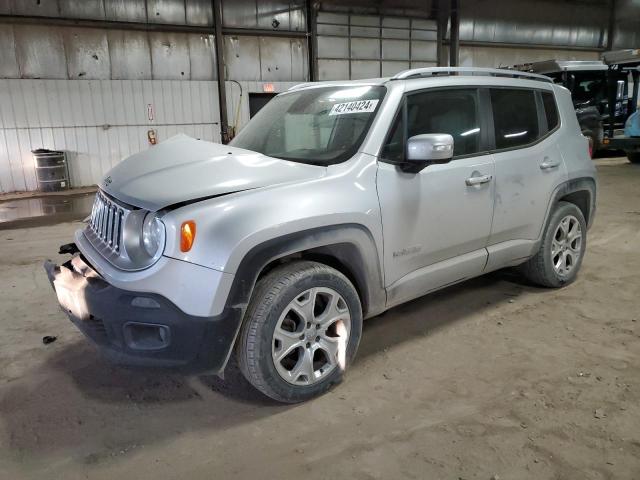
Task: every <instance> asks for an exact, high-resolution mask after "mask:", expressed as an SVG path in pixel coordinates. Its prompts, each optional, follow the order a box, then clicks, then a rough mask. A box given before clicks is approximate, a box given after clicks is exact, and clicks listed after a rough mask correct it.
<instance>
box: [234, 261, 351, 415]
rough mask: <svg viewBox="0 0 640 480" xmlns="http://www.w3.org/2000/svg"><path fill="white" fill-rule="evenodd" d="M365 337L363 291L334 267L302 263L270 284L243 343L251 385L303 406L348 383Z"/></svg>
mask: <svg viewBox="0 0 640 480" xmlns="http://www.w3.org/2000/svg"><path fill="white" fill-rule="evenodd" d="M361 334H362V309H361V306H360V300H359V297H358V294H357V292H356V289H355V288H354V286H353V285H352V283H351V282H350V281H349V279H348V278H347V277H345V276H344V275H343V274H342V273H340V272H339V271H337V270H335V269H333V268H331V267H328V266H327V265H324V264H321V263H316V262H308V261H299V262H292V263H289V264H285V265H283V266H281V267H278V268H276V269H274V270H272V271H271V272H270V273H268V274H267V275H266V276H265V277H264V278H262V279H261V280H260V281H259V282H258V284H257V285H256V288H255V289H254V293H253V295H252V297H251V301H250V302H249V306H248V308H247V312H246V315H245V321H244V324H243V327H242V330H241V332H240V338H239V340H238V344H237V349H236V352H237V355H238V364H239V366H240V370H241V371H242V373H243V374H244V376H245V377H246V378H247V380H248V381H249V382H250V383H251V384H252V385H253V386H254V387H256V388H257V389H258V390H260V391H261V392H262V393H264V394H265V395H267V396H269V397H271V398H273V399H275V400H278V401H280V402H286V403H295V402H302V401H305V400H308V399H311V398H313V397H316V396H318V395H321V394H322V393H324V392H326V391H327V390H328V389H329V388H330V387H331V386H332V385H334V384H336V383H339V382H340V381H341V380H342V377H343V374H344V371H345V369H346V368H347V366H348V365H349V364H350V363H351V361H352V360H353V357H354V356H355V353H356V350H357V348H358V344H359V342H360V336H361Z"/></svg>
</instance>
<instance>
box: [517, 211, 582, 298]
mask: <svg viewBox="0 0 640 480" xmlns="http://www.w3.org/2000/svg"><path fill="white" fill-rule="evenodd" d="M586 246H587V222H586V221H585V219H584V215H583V214H582V211H581V210H580V209H579V208H578V207H577V206H576V205H574V204H573V203H568V202H559V203H558V205H557V207H556V208H555V210H554V211H553V213H552V214H551V217H550V218H549V222H548V223H547V226H546V228H545V232H544V234H543V237H542V243H541V244H540V247H539V250H538V253H536V255H535V256H533V257H532V258H531V259H530V260H529V261H528V262H527V263H525V264H524V265H523V266H522V271H523V273H524V275H525V276H526V277H527V279H529V280H530V281H531V282H533V283H535V284H537V285H540V286H543V287H555V288H557V287H562V286H564V285H568V284H569V283H571V282H573V281H574V280H575V279H576V276H577V274H578V271H579V270H580V266H581V265H582V258H583V257H584V252H585V249H586Z"/></svg>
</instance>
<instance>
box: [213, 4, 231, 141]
mask: <svg viewBox="0 0 640 480" xmlns="http://www.w3.org/2000/svg"><path fill="white" fill-rule="evenodd" d="M212 7H213V28H214V29H215V32H214V33H215V39H216V71H217V73H218V103H219V107H220V138H221V139H222V143H227V142H229V120H228V116H227V90H226V86H225V83H224V82H225V73H224V37H223V36H222V1H221V0H213V2H212Z"/></svg>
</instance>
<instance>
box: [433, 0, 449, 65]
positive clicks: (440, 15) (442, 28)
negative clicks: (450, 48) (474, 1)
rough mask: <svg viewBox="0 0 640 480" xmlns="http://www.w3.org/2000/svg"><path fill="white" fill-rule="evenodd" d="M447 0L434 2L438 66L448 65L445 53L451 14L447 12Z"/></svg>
mask: <svg viewBox="0 0 640 480" xmlns="http://www.w3.org/2000/svg"><path fill="white" fill-rule="evenodd" d="M444 4H445V0H436V1H435V2H434V6H435V11H434V12H433V18H435V19H436V27H437V31H436V49H437V50H436V55H437V58H438V66H439V67H446V66H447V58H446V55H445V49H444V37H445V35H446V33H447V23H448V19H449V15H448V13H447V9H448V7H447V8H445V5H444Z"/></svg>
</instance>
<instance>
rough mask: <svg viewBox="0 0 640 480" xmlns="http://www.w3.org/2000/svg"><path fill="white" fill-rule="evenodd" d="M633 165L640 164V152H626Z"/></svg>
mask: <svg viewBox="0 0 640 480" xmlns="http://www.w3.org/2000/svg"><path fill="white" fill-rule="evenodd" d="M626 154H627V158H628V159H629V161H630V162H631V163H640V152H626Z"/></svg>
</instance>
